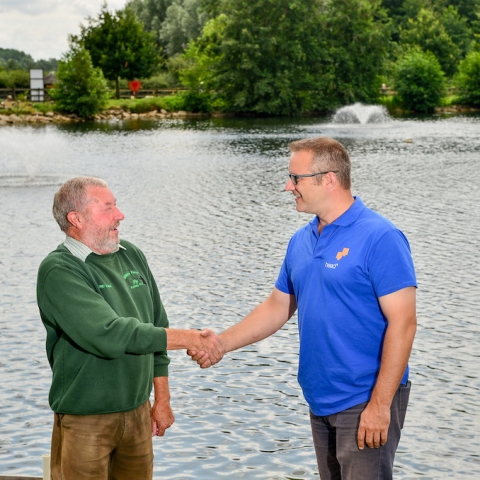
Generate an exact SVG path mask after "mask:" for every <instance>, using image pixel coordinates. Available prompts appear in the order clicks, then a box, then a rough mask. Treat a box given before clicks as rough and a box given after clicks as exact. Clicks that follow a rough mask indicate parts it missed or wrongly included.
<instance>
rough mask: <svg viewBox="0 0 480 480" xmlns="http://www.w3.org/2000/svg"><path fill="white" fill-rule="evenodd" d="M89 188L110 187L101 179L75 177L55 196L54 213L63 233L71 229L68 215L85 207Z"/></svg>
mask: <svg viewBox="0 0 480 480" xmlns="http://www.w3.org/2000/svg"><path fill="white" fill-rule="evenodd" d="M88 187H103V188H108V185H107V183H106V182H105V181H104V180H102V179H101V178H96V177H75V178H72V179H70V180H67V181H66V182H65V183H64V184H63V185H62V186H61V187H60V188H59V190H58V191H57V193H56V194H55V197H54V199H53V208H52V212H53V216H54V218H55V220H56V221H57V223H58V226H59V227H60V230H62V231H63V232H66V231H67V230H68V229H69V228H70V227H71V223H70V222H69V221H68V219H67V215H68V214H69V213H70V212H74V211H81V210H83V208H84V207H85V205H86V197H87V188H88Z"/></svg>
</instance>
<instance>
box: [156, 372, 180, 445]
mask: <svg viewBox="0 0 480 480" xmlns="http://www.w3.org/2000/svg"><path fill="white" fill-rule="evenodd" d="M153 389H154V392H155V401H154V403H153V407H152V435H159V436H163V435H164V434H165V430H166V429H167V428H169V427H170V426H171V425H172V424H173V422H174V421H175V417H174V415H173V412H172V409H171V407H170V389H169V386H168V377H167V376H165V377H155V378H154V379H153Z"/></svg>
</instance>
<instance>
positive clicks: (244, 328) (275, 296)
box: [220, 289, 296, 353]
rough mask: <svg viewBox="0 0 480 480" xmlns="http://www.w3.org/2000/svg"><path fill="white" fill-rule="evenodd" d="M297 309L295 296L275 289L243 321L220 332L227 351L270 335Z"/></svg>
mask: <svg viewBox="0 0 480 480" xmlns="http://www.w3.org/2000/svg"><path fill="white" fill-rule="evenodd" d="M295 310H296V303H295V297H293V296H292V295H287V294H285V293H282V292H279V291H278V290H276V289H275V290H274V291H273V292H272V294H271V295H270V296H269V297H268V298H267V299H266V300H265V301H264V302H263V303H261V304H260V305H258V306H257V307H256V308H255V309H254V310H252V311H251V312H250V313H249V314H248V315H247V316H246V317H245V318H244V319H243V320H242V321H241V322H239V323H237V324H236V325H234V326H233V327H230V328H229V329H227V330H225V331H224V332H222V333H221V334H220V339H221V340H222V342H223V345H224V348H225V353H226V352H231V351H232V350H236V349H237V348H241V347H244V346H245V345H250V344H251V343H255V342H258V341H260V340H263V339H264V338H267V337H269V336H270V335H272V334H273V333H275V332H276V331H277V330H279V329H280V328H282V326H283V325H284V324H285V323H286V322H287V321H288V320H289V318H290V317H291V316H292V315H293V314H294V312H295Z"/></svg>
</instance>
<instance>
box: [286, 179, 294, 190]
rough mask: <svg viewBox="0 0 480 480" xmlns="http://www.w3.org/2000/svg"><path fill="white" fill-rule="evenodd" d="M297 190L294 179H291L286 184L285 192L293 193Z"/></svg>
mask: <svg viewBox="0 0 480 480" xmlns="http://www.w3.org/2000/svg"><path fill="white" fill-rule="evenodd" d="M294 190H295V185H294V184H293V182H292V179H291V178H289V179H288V180H287V183H286V184H285V191H286V192H293V191H294Z"/></svg>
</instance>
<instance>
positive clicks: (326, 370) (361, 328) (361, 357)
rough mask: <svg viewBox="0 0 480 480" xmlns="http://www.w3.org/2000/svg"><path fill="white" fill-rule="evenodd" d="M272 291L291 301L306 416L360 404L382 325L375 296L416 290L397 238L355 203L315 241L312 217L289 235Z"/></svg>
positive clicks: (371, 381)
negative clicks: (307, 408)
mask: <svg viewBox="0 0 480 480" xmlns="http://www.w3.org/2000/svg"><path fill="white" fill-rule="evenodd" d="M275 286H276V288H278V289H279V290H280V291H282V292H284V293H288V294H294V295H295V297H296V299H297V306H298V328H299V335H300V359H299V370H298V381H299V383H300V386H301V387H302V390H303V394H304V396H305V399H306V400H307V402H308V404H309V406H310V409H311V410H312V412H313V413H314V414H315V415H318V416H324V415H331V414H333V413H338V412H340V411H343V410H345V409H347V408H350V407H352V406H354V405H358V404H359V403H362V402H366V401H368V400H369V399H370V396H371V393H372V390H373V387H374V385H375V381H376V377H377V374H378V370H379V368H380V359H381V354H382V345H383V338H384V335H385V330H386V327H387V322H386V318H385V316H384V315H383V314H382V311H381V310H380V306H379V303H378V297H381V296H383V295H388V294H389V293H392V292H395V291H397V290H400V289H402V288H405V287H411V286H417V282H416V277H415V270H414V266H413V261H412V256H411V252H410V246H409V244H408V241H407V239H406V237H405V235H404V234H403V233H402V232H401V231H400V230H398V228H396V227H395V225H393V223H392V222H390V221H389V220H387V219H386V218H384V217H382V216H381V215H380V214H378V213H376V212H374V211H373V210H370V209H369V208H367V207H366V206H365V205H364V203H363V202H362V200H361V199H360V198H359V197H356V198H355V202H354V203H353V204H352V206H351V207H350V208H349V209H348V210H347V211H346V212H345V213H344V214H343V215H341V216H340V217H339V218H338V219H337V220H335V221H334V222H332V223H331V224H329V225H326V226H325V227H324V228H323V230H322V233H321V235H319V234H318V217H315V218H314V219H313V220H312V221H311V222H310V223H309V224H308V225H305V226H304V227H303V228H301V229H300V230H298V231H297V232H296V233H295V234H294V236H293V237H292V238H291V240H290V242H289V245H288V249H287V253H286V255H285V259H284V261H283V265H282V268H281V270H280V274H279V276H278V279H277V281H276V283H275ZM407 380H408V368H407V370H406V371H405V374H404V377H403V379H402V383H405V382H406V381H407Z"/></svg>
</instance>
